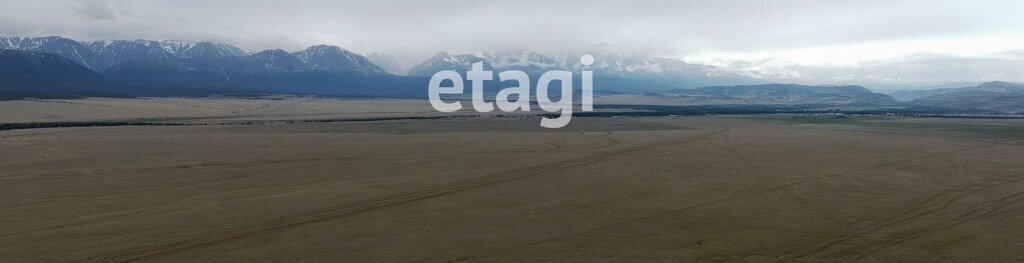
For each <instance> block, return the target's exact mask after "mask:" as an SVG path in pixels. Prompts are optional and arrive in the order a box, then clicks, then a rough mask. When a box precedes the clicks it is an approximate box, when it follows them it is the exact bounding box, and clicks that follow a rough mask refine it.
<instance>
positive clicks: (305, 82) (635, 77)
mask: <svg viewBox="0 0 1024 263" xmlns="http://www.w3.org/2000/svg"><path fill="white" fill-rule="evenodd" d="M0 50H3V51H2V52H0V91H2V92H3V93H0V99H18V98H30V97H32V98H74V97H85V96H102V97H124V96H129V97H130V96H208V95H244V96H250V95H261V94H296V95H317V96H345V97H389V98H424V97H426V87H427V82H428V80H429V77H430V76H432V75H433V74H434V73H436V72H439V71H442V70H454V71H457V72H460V73H464V72H465V71H467V70H469V69H470V67H471V65H472V64H473V63H475V62H482V63H483V64H484V69H485V70H491V71H506V70H520V71H524V72H526V73H527V74H528V75H529V76H530V78H531V79H532V80H534V81H535V80H536V79H537V78H539V76H540V75H541V74H543V73H544V72H547V71H550V70H566V71H571V72H580V71H583V70H591V71H594V78H595V81H594V83H595V86H594V88H595V92H597V93H598V94H605V95H608V94H622V93H628V94H658V96H685V97H692V98H697V99H700V98H718V99H731V100H734V101H736V102H737V103H747V102H753V103H772V104H777V103H782V104H825V105H875V106H907V107H933V108H945V109H954V110H982V111H988V112H998V113H1018V112H1024V99H1022V98H1024V87H1022V86H1021V85H1019V84H1014V83H1008V82H991V83H985V84H982V85H978V86H975V87H964V88H945V89H935V90H920V91H899V92H895V93H892V94H893V95H894V96H896V97H898V98H900V99H901V100H902V101H903V102H901V101H898V100H896V99H894V98H893V97H891V96H889V95H884V94H879V93H874V92H872V91H870V90H868V89H866V88H864V87H861V86H804V85H793V84H773V83H768V82H766V81H763V80H760V79H757V78H753V77H750V76H748V75H745V74H738V73H734V72H730V71H727V70H723V69H720V68H716V67H713V66H708V65H700V64H691V63H686V62H683V61H681V60H677V59H669V58H659V57H644V56H636V55H621V54H614V53H593V54H590V55H593V56H594V57H595V58H596V62H595V63H594V64H593V65H590V66H584V65H582V64H581V63H580V61H579V59H580V57H581V56H582V55H583V54H573V53H560V54H550V55H546V54H540V53H537V52H531V51H513V52H484V53H480V54H449V53H447V52H439V53H437V54H436V55H435V56H433V57H431V58H429V59H427V60H425V61H423V62H422V63H419V64H417V65H415V66H413V67H411V68H409V69H408V70H407V71H406V70H404V69H403V68H402V67H401V66H400V65H399V63H398V62H397V61H396V60H395V59H394V58H393V57H390V56H388V55H386V54H379V53H374V54H371V55H369V56H363V55H360V54H357V53H355V52H352V51H349V50H346V49H344V48H341V47H337V46H330V45H316V46H311V47H308V48H306V49H303V50H299V51H295V52H288V51H285V50H281V49H272V50H264V51H259V52H247V51H245V50H243V49H241V48H238V47H235V46H232V45H230V44H223V43H214V42H202V41H197V42H192V41H150V40H102V41H84V42H80V41H75V40H72V39H67V38H62V37H40V38H21V37H0ZM575 82H576V84H577V88H578V83H579V81H575ZM502 85H504V84H503V83H501V82H498V81H492V82H491V83H489V84H488V86H487V87H486V88H485V90H486V91H487V92H490V93H494V92H496V90H497V89H499V88H501V87H502Z"/></svg>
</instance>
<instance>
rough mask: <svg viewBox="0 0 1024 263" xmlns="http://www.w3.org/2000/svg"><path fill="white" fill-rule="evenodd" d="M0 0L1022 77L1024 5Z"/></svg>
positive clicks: (285, 25)
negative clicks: (1023, 14)
mask: <svg viewBox="0 0 1024 263" xmlns="http://www.w3.org/2000/svg"><path fill="white" fill-rule="evenodd" d="M0 1H2V2H3V4H2V8H0V35H5V36H48V35H59V36H66V37H71V38H75V39H79V40H96V39H138V38H143V39H154V40H164V39H187V40H208V41H219V42H226V43H230V44H234V45H237V46H239V47H242V48H244V49H248V50H251V51H256V50H262V49H268V48H283V49H286V50H299V49H302V48H304V47H307V46H310V45H314V44H322V43H323V44H333V45H338V46H341V47H343V48H346V49H350V50H353V51H356V52H359V53H364V54H366V53H370V52H381V53H386V54H390V55H393V56H395V57H397V58H399V60H400V61H401V62H402V64H405V65H406V66H408V65H409V64H413V63H416V62H419V61H420V60H422V59H425V58H427V57H429V56H432V55H433V54H435V53H436V52H438V51H450V52H456V53H459V52H480V51H501V50H513V49H514V50H533V51H538V52H541V53H555V52H563V51H564V52H579V51H588V50H595V49H600V50H606V51H615V52H624V53H634V54H639V55H650V56H663V57H674V58H679V59H683V60H685V61H688V62H693V63H705V64H712V65H716V66H719V67H723V68H727V69H731V70H737V71H748V72H757V73H758V74H760V75H762V76H765V77H766V78H770V79H775V80H779V81H787V82H797V83H809V84H827V83H839V82H851V81H852V82H857V81H860V82H878V83H883V84H893V83H895V84H915V85H917V84H920V85H924V84H932V83H944V82H976V81H987V80H1009V81H1024V18H1022V17H1024V16H1022V13H1024V1H1020V0H1001V1H968V0H957V1H942V0H938V1H893V0H885V1H874V0H861V1H812V0H807V1H777V0H753V1H619V0H616V1H593V0H591V1H559V2H557V3H550V1H447V0H441V1H412V0H410V1H387V0H384V1H381V0H378V1H326V0H323V1H299V0H291V1H253V0H249V1H242V0H223V1H202V0H121V1H112V0H111V1H107V0H37V1H13V0H0Z"/></svg>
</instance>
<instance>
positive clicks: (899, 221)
mask: <svg viewBox="0 0 1024 263" xmlns="http://www.w3.org/2000/svg"><path fill="white" fill-rule="evenodd" d="M1020 182H1024V179H1018V180H1012V181H1005V182H999V183H994V184H989V185H983V186H976V187H972V188H973V189H966V191H963V192H961V193H960V194H957V195H955V196H952V197H949V198H946V200H945V201H943V202H942V204H941V205H939V206H938V207H934V208H930V209H928V207H927V204H928V203H931V202H933V201H937V200H939V199H940V198H941V196H936V197H933V198H931V199H929V200H927V201H925V202H924V204H922V205H920V206H917V207H915V208H913V209H910V210H908V211H906V212H904V213H901V214H900V215H897V216H896V217H893V218H891V219H889V220H884V221H881V222H878V223H876V224H873V225H871V226H866V227H863V228H861V229H858V230H856V231H855V232H854V233H851V234H848V235H846V236H844V237H842V238H840V239H836V240H834V241H832V242H829V243H828V244H826V245H824V246H821V247H819V248H817V249H815V250H813V251H810V252H807V253H803V254H800V255H796V256H792V257H788V258H787V260H788V259H803V258H810V257H813V258H817V259H821V258H827V257H834V256H837V255H839V254H842V253H843V252H844V251H851V250H855V249H857V248H863V247H865V246H863V245H862V246H856V247H854V248H848V249H846V250H843V251H840V252H833V253H830V254H826V255H820V256H817V257H815V256H814V255H815V254H822V253H825V252H826V251H828V250H829V249H832V248H834V247H837V246H839V245H841V244H843V243H845V242H848V241H850V240H854V239H855V238H860V237H864V236H867V235H871V234H875V233H879V232H882V231H885V229H887V228H891V227H898V226H900V225H903V224H906V223H908V222H911V221H912V220H915V219H919V218H922V217H926V216H928V215H932V214H935V213H938V212H940V211H942V210H944V209H947V208H949V207H950V206H952V205H953V204H954V203H956V202H957V201H960V200H961V199H963V198H964V197H967V196H970V195H973V194H977V193H980V192H983V191H987V190H991V189H992V188H996V187H1000V186H1005V185H1007V184H1015V183H1020ZM879 243H884V242H875V243H874V244H879ZM868 246H871V245H868Z"/></svg>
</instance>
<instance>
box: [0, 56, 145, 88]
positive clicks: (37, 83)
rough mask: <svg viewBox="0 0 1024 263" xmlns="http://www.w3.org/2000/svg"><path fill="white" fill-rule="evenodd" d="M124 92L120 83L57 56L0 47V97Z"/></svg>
mask: <svg viewBox="0 0 1024 263" xmlns="http://www.w3.org/2000/svg"><path fill="white" fill-rule="evenodd" d="M125 95H126V90H125V86H124V85H121V84H119V83H116V82H114V81H111V80H109V79H107V78H105V77H103V76H102V75H100V74H98V73H95V72H93V71H91V70H89V69H87V68H85V67H83V66H81V65H80V64H78V63H76V62H74V61H71V60H68V59H66V58H63V57H61V56H59V55H56V54H50V53H43V52H25V51H17V50H9V49H2V50H0V99H13V98H24V97H32V98H78V97H88V96H104V97H119V96H125Z"/></svg>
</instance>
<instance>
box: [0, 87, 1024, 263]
mask: <svg viewBox="0 0 1024 263" xmlns="http://www.w3.org/2000/svg"><path fill="white" fill-rule="evenodd" d="M303 100H306V101H303ZM158 101H159V103H150V102H148V101H145V102H140V101H133V100H112V99H111V100H106V99H89V100H74V101H65V102H67V103H52V102H24V101H21V102H3V103H0V109H3V111H0V112H3V113H2V114H0V115H4V116H2V118H0V119H2V120H3V121H2V122H13V121H32V120H39V119H48V117H47V116H50V117H54V118H49V119H60V120H79V119H90V120H91V119H130V118H171V117H174V118H185V117H203V118H243V119H244V118H315V117H317V116H353V115H357V116H362V115H365V114H373V115H393V116H402V115H408V114H424V113H430V108H429V105H426V104H423V103H422V102H411V101H336V100H319V99H286V100H270V101H264V100H189V99H159V100H158ZM47 103H48V104H47ZM75 103H78V104H75ZM49 104H56V105H57V106H52V107H48V106H45V105H49ZM95 104H103V105H114V106H109V107H123V108H122V109H134V110H135V111H131V112H126V111H124V110H120V111H119V110H103V111H100V112H97V111H90V110H88V109H91V107H100V108H105V107H103V106H94V105H95ZM262 104H269V105H270V106H267V107H262V108H260V109H258V110H255V111H249V112H246V111H245V110H244V109H251V108H252V107H251V106H252V105H262ZM150 105H154V106H150ZM197 105H202V106H198V107H199V109H196V107H195V106H197ZM288 105H292V106H288ZM204 106H209V107H208V108H211V109H205V110H204V109H202V107H204ZM133 107H134V108H133ZM360 107H362V108H360ZM154 108H155V109H154ZM238 109H243V110H241V111H239V110H238ZM15 112H16V113H15ZM1022 157H1024V122H1021V121H1017V120H964V119H896V118H849V119H842V120H837V119H815V118H790V117H747V116H695V117H635V118H574V119H573V121H572V123H571V124H570V125H569V126H568V127H566V128H562V129H553V130H552V129H543V128H540V127H539V125H538V120H537V119H520V118H498V117H479V118H463V119H456V120H403V121H374V122H342V123H297V124H268V125H207V126H121V127H81V128H48V129H29V130H12V131H2V132H0V211H2V212H0V258H2V260H0V261H4V262H36V261H46V262H51V261H72V262H81V261H84V262H123V261H153V262H181V261H216V262H219V261H237V262H254V261H255V262H279V261H298V262H309V261H326V262H368V261H369V262H451V261H459V262H533V261H543V262H549V261H555V262H565V261H571V262H594V261H602V262H622V261H625V262H633V261H667V262H692V261H715V262H718V261H741V262H776V261H782V262H790V261H797V262H820V261H841V262H845V261H857V260H861V261H866V262H878V261H883V262H893V261H899V262H908V261H909V262H942V261H953V262H965V261H968V262H969V261H973V262H1020V261H1024V225H1022V222H1024V161H1022Z"/></svg>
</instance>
